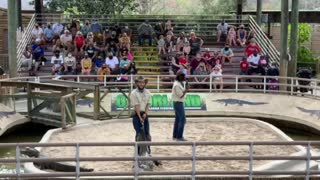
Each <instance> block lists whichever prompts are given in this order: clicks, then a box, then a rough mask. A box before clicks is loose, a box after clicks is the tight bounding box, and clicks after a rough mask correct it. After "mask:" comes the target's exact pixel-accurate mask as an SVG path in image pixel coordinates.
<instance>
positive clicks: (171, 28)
mask: <svg viewBox="0 0 320 180" xmlns="http://www.w3.org/2000/svg"><path fill="white" fill-rule="evenodd" d="M169 31H173V27H172V24H171V20H168V21H167V22H166V24H165V28H164V33H165V34H167V33H168V32H169Z"/></svg>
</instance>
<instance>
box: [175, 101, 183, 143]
mask: <svg viewBox="0 0 320 180" xmlns="http://www.w3.org/2000/svg"><path fill="white" fill-rule="evenodd" d="M173 108H174V112H175V121H174V127H173V138H176V139H181V138H183V130H184V125H185V124H186V115H185V112H184V104H183V102H173Z"/></svg>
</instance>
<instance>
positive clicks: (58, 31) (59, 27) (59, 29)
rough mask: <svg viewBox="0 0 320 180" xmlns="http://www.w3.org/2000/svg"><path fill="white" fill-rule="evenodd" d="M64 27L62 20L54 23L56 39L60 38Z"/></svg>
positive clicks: (53, 28)
mask: <svg viewBox="0 0 320 180" xmlns="http://www.w3.org/2000/svg"><path fill="white" fill-rule="evenodd" d="M63 29H64V26H63V25H62V24H61V23H60V22H57V23H54V24H53V25H52V30H53V33H54V39H59V37H60V35H61V33H62V31H63Z"/></svg>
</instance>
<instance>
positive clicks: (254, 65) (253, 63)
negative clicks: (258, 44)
mask: <svg viewBox="0 0 320 180" xmlns="http://www.w3.org/2000/svg"><path fill="white" fill-rule="evenodd" d="M259 60H260V55H259V54H258V52H257V50H254V51H253V54H252V55H251V56H249V57H248V62H249V69H248V74H249V75H252V74H253V73H256V74H259V73H260V71H259Z"/></svg>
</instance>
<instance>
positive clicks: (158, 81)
mask: <svg viewBox="0 0 320 180" xmlns="http://www.w3.org/2000/svg"><path fill="white" fill-rule="evenodd" d="M157 92H160V76H159V75H157Z"/></svg>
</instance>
